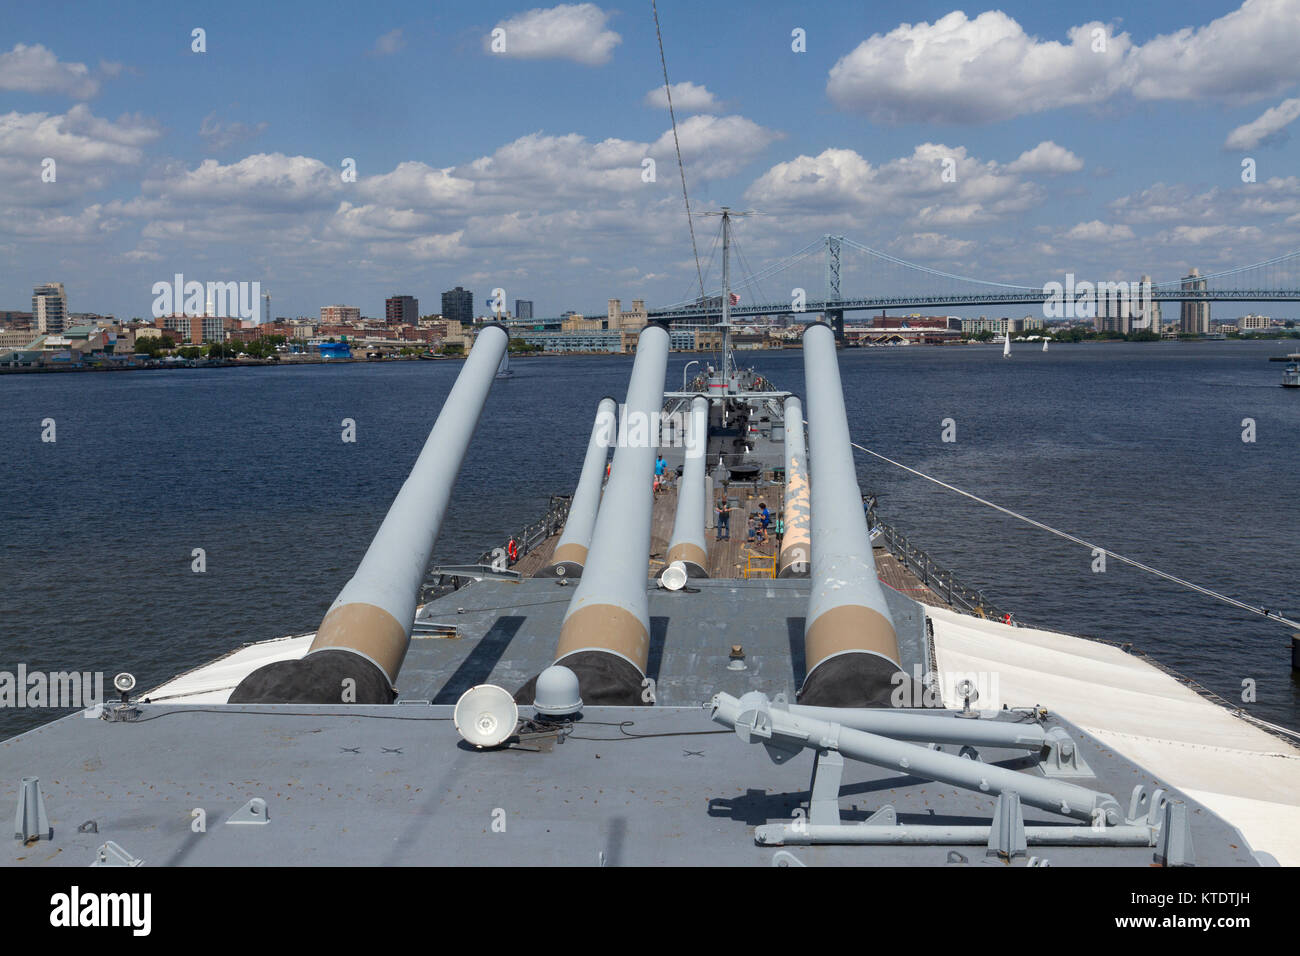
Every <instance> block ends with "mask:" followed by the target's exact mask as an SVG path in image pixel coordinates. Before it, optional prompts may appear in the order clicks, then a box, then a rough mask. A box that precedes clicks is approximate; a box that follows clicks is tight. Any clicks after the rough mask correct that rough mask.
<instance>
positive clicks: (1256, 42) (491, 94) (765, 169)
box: [0, 0, 1300, 316]
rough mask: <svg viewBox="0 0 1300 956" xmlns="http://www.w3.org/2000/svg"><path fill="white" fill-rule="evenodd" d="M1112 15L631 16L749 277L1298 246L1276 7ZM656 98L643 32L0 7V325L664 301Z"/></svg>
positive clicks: (678, 294)
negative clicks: (171, 310)
mask: <svg viewBox="0 0 1300 956" xmlns="http://www.w3.org/2000/svg"><path fill="white" fill-rule="evenodd" d="M1133 7H1134V5H1131V4H1118V3H1098V4H1071V5H1068V6H1061V5H1055V4H1042V3H1027V4H1020V3H1014V4H1007V5H1003V6H999V7H988V6H980V7H955V6H953V5H952V4H950V3H948V4H944V3H909V4H906V5H901V4H900V5H897V6H891V5H887V4H863V3H860V2H857V3H835V2H829V3H820V4H817V5H816V6H815V8H814V9H809V8H808V7H807V5H805V4H799V3H746V4H743V5H742V4H721V3H717V4H714V3H709V4H701V3H690V2H679V0H663V2H661V3H660V4H659V12H660V18H661V22H662V26H663V30H664V42H665V48H666V53H667V57H668V67H669V72H670V78H671V79H672V81H673V83H674V85H675V86H676V85H677V84H686V83H690V84H693V85H694V87H693V88H692V89H686V88H682V89H680V90H679V92H678V94H677V95H676V96H675V102H676V103H678V104H679V105H680V106H681V107H682V108H681V109H679V111H678V121H679V126H680V127H681V137H682V147H683V151H684V152H685V154H686V160H687V174H688V182H689V184H690V187H691V194H692V200H693V201H694V202H696V203H697V205H698V207H699V208H701V209H703V208H706V207H713V206H716V205H717V204H719V203H729V204H731V205H732V206H734V207H738V208H752V209H756V210H758V211H759V212H760V213H762V215H761V216H759V217H756V218H755V219H753V220H750V221H748V222H746V223H745V224H744V225H743V226H742V227H741V233H740V235H741V239H742V242H743V247H744V249H745V251H746V254H747V257H748V259H749V261H750V263H751V264H753V265H754V266H755V267H758V266H759V264H760V263H762V262H764V261H766V260H768V259H771V258H777V257H779V256H781V255H784V254H786V253H788V252H791V251H793V250H794V249H797V248H799V247H800V246H803V245H804V244H805V243H806V242H808V241H810V240H812V239H814V238H815V237H817V236H818V235H820V234H822V233H825V232H828V231H829V232H837V233H842V234H844V235H846V236H850V237H852V238H854V239H857V240H858V241H860V242H864V243H866V244H868V245H871V246H873V247H876V248H879V249H882V250H885V251H887V252H890V253H892V254H894V255H898V256H900V257H902V258H904V259H908V260H912V261H916V262H919V263H923V264H925V265H927V266H929V267H932V268H936V269H941V270H945V271H950V272H957V273H961V274H969V275H977V276H980V277H983V278H988V279H994V280H999V281H1013V282H1025V283H1027V284H1035V285H1037V284H1041V283H1042V282H1045V281H1049V280H1060V279H1061V278H1062V277H1063V276H1064V273H1065V272H1067V271H1072V272H1074V273H1076V274H1077V275H1080V276H1086V277H1088V278H1091V279H1094V280H1096V279H1112V278H1114V279H1120V278H1128V279H1135V278H1136V277H1137V274H1138V273H1140V272H1149V273H1151V274H1152V275H1153V276H1155V278H1156V279H1157V280H1160V279H1169V278H1174V277H1176V276H1177V275H1180V274H1182V273H1183V272H1184V271H1185V270H1186V269H1187V268H1188V267H1189V266H1192V265H1196V266H1199V267H1200V268H1201V270H1202V272H1210V271H1214V270H1217V269H1221V268H1226V267H1229V266H1232V265H1240V264H1245V263H1249V262H1253V261H1256V260H1259V259H1264V258H1267V257H1269V256H1273V255H1278V254H1280V253H1283V252H1287V251H1290V250H1293V249H1295V248H1297V247H1300V179H1298V178H1297V169H1300V164H1297V148H1296V145H1295V139H1294V137H1293V136H1289V135H1288V133H1289V131H1290V130H1292V129H1293V128H1294V127H1295V126H1296V124H1295V122H1294V120H1295V117H1296V115H1297V114H1300V99H1297V98H1298V97H1300V56H1297V55H1296V50H1297V45H1298V44H1300V0H1249V2H1247V3H1245V4H1241V5H1234V4H1232V3H1209V2H1179V3H1163V2H1160V3H1149V4H1143V5H1137V8H1136V9H1134V8H1133ZM196 27H199V28H202V29H204V30H205V31H206V46H207V51H206V52H204V53H194V52H192V51H191V43H192V41H191V31H192V30H193V29H194V28H196ZM496 27H501V28H503V29H504V30H505V37H506V51H505V52H504V53H494V52H492V51H491V50H490V49H489V47H488V43H489V40H490V34H491V31H492V30H493V29H494V28H496ZM795 28H800V29H803V30H804V31H805V32H806V37H807V39H806V44H807V51H806V52H803V53H796V52H793V51H792V50H791V31H792V30H794V29H795ZM1097 28H1100V30H1101V32H1102V34H1103V36H1104V38H1105V49H1104V50H1100V51H1099V50H1096V49H1094V48H1093V47H1094V46H1095V35H1094V34H1093V30H1094V29H1097ZM1076 33H1077V36H1076V35H1075V34H1076ZM661 88H662V73H661V71H660V66H659V59H658V51H657V47H656V43H655V34H654V23H653V20H652V18H651V14H650V6H649V3H648V2H647V3H644V4H642V3H640V2H636V3H628V4H623V5H620V6H613V5H610V4H566V5H559V6H552V7H533V6H529V5H527V4H507V3H492V2H484V3H442V4H431V3H428V2H422V3H400V2H399V3H371V4H352V3H348V4H322V3H303V4H292V3H286V4H282V3H242V2H224V3H220V4H184V5H179V4H164V3H116V4H112V5H108V4H66V3H44V4H41V5H34V4H23V5H17V4H13V5H9V6H8V8H7V9H6V11H5V16H4V23H3V24H2V25H0V257H2V258H0V263H2V264H0V309H4V308H8V309H27V308H29V304H30V296H31V287H32V286H33V285H34V284H36V283H38V282H45V281H62V282H64V283H65V285H66V286H67V287H68V291H69V298H70V305H71V308H72V309H74V310H76V311H82V310H90V311H101V312H112V313H115V314H117V315H119V316H132V315H141V316H143V315H147V314H148V312H149V308H150V305H151V302H152V295H151V291H150V290H151V287H152V285H153V283H154V282H156V281H159V280H169V279H170V278H171V276H172V275H173V274H174V273H175V272H183V273H184V274H185V275H186V277H187V278H194V279H199V280H200V281H208V280H222V281H225V280H249V281H252V280H258V281H261V282H262V284H263V287H264V288H266V289H269V290H270V291H271V293H272V296H273V306H274V312H275V313H276V314H279V315H299V314H303V315H312V314H315V313H316V311H317V310H318V309H319V307H320V306H321V305H325V304H330V303H346V304H352V305H359V306H360V307H361V308H362V311H363V313H364V314H367V315H382V314H383V298H384V296H386V295H388V294H391V293H406V294H414V295H417V296H418V297H419V298H420V301H421V311H422V312H426V313H427V312H431V311H437V309H438V300H437V296H438V293H440V292H441V291H442V290H443V289H446V288H450V287H451V286H453V285H458V284H459V285H465V286H467V287H470V288H472V289H473V290H474V291H475V293H476V303H477V304H478V305H479V307H480V308H482V307H483V301H484V298H485V297H486V295H487V294H488V291H489V290H490V289H491V288H492V287H495V286H500V287H503V288H505V289H506V291H507V298H508V299H510V300H513V299H514V298H531V299H534V300H535V301H536V303H537V309H538V312H539V314H557V313H558V312H560V311H561V310H563V309H568V308H575V309H579V310H589V311H594V310H596V308H597V307H601V309H602V311H603V303H604V302H605V300H606V299H607V298H608V297H611V296H619V297H621V298H623V299H624V300H625V302H626V301H627V300H630V299H632V298H645V299H646V300H647V301H648V302H649V303H651V304H659V303H668V302H672V301H676V300H679V299H681V298H683V297H684V296H685V295H686V294H688V293H689V291H690V289H691V285H692V283H693V282H694V263H693V260H692V259H691V254H690V243H689V237H688V235H687V233H686V225H685V216H684V214H683V211H682V208H681V196H680V182H679V180H678V178H677V170H676V168H675V158H674V155H673V152H672V146H671V138H670V136H669V135H668V134H667V131H668V130H669V120H668V113H667V111H666V110H665V109H663V108H661V107H659V106H657V105H654V104H653V103H650V102H647V95H648V94H650V93H652V91H655V90H661ZM646 156H649V157H651V158H654V159H655V161H656V164H657V166H656V174H657V175H656V178H655V181H654V182H652V183H645V182H643V181H642V176H641V169H642V167H641V161H642V159H643V158H644V157H646ZM47 157H48V158H52V159H54V160H55V162H56V170H57V178H56V181H55V182H52V183H51V182H42V181H41V168H42V167H41V164H42V160H43V159H45V158H47ZM345 157H351V158H353V159H355V160H356V165H357V179H356V182H353V183H344V182H342V181H341V179H340V175H339V172H340V164H341V162H342V161H343V159H344V158H345ZM1246 157H1249V158H1251V159H1253V160H1254V161H1255V164H1256V182H1254V183H1243V182H1242V180H1241V162H1242V160H1243V158H1246ZM945 159H951V160H952V161H953V168H954V169H955V171H956V181H955V182H945V181H943V180H942V178H941V170H942V169H943V165H944V160H945ZM713 228H714V225H713V224H712V223H711V222H709V221H705V222H703V223H700V224H698V225H697V233H698V234H699V235H700V241H701V243H702V252H707V247H708V244H709V239H710V235H711V230H712V229H713ZM814 273H815V270H812V269H810V270H808V271H805V272H804V273H803V274H801V275H800V276H798V277H783V278H790V279H791V281H792V282H796V281H797V282H800V283H803V284H810V283H813V282H815V281H816V275H815V274H814ZM862 281H865V280H862ZM765 288H766V290H767V291H769V292H771V293H773V297H776V295H777V294H780V295H784V293H785V291H787V290H785V289H784V288H783V287H782V283H781V282H780V281H774V282H772V283H770V284H768V286H766V287H765Z"/></svg>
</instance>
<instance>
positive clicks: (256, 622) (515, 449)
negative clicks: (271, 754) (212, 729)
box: [0, 342, 1300, 737]
mask: <svg viewBox="0 0 1300 956" xmlns="http://www.w3.org/2000/svg"><path fill="white" fill-rule="evenodd" d="M1285 350H1286V347H1285V346H1283V345H1278V344H1276V343H1267V344H1265V343H1223V342H1218V343H1204V344H1190V345H1184V344H1177V345H1174V344H1160V345H1139V344H1132V345H1126V344H1116V345H1103V344H1095V345H1075V346H1065V345H1061V346H1056V347H1054V348H1053V350H1052V351H1051V352H1049V353H1046V354H1043V353H1042V352H1038V351H1033V350H1032V349H1029V348H1022V349H1018V350H1017V353H1016V355H1015V356H1014V357H1013V358H1012V359H1011V360H1010V361H1006V360H1004V359H1003V358H1002V357H1001V354H1000V349H999V348H996V347H968V348H897V349H863V350H850V351H847V352H844V353H842V355H841V369H842V375H843V381H844V386H845V391H846V393H847V401H848V409H849V418H850V427H851V430H852V431H853V433H854V437H855V439H856V440H858V441H859V442H861V443H862V444H865V445H867V446H868V447H871V448H873V449H875V450H877V451H879V452H881V453H882V454H885V455H888V456H890V457H891V458H895V459H897V460H899V461H901V462H903V463H905V464H908V465H910V466H912V467H914V468H917V469H919V470H921V471H924V472H926V473H928V474H933V475H935V476H936V477H940V478H942V479H944V480H945V481H948V482H950V483H952V484H955V485H957V486H959V487H962V488H965V489H968V490H970V491H972V492H974V493H976V494H978V495H981V496H982V497H985V498H989V499H990V500H993V501H996V502H998V503H999V504H1002V505H1004V506H1006V507H1009V508H1012V509H1014V510H1017V511H1020V512H1022V513H1025V514H1028V515H1031V516H1033V517H1035V518H1037V519H1039V520H1041V521H1044V522H1046V523H1047V524H1050V525H1053V526H1055V527H1059V528H1062V529H1064V530H1067V531H1070V532H1071V533H1074V534H1076V535H1079V536H1080V537H1082V538H1084V539H1086V540H1089V541H1093V542H1096V543H1098V544H1101V545H1103V546H1105V547H1107V548H1110V549H1111V550H1114V551H1117V552H1119V553H1121V554H1125V555H1128V556H1130V557H1133V558H1137V559H1139V560H1142V561H1144V562H1146V563H1148V564H1152V565H1154V566H1156V567H1159V568H1162V569H1164V570H1167V571H1170V572H1173V573H1176V574H1179V575H1180V576H1182V577H1185V578H1188V579H1190V580H1192V581H1195V582H1197V583H1199V584H1203V585H1205V586H1207V587H1211V588H1214V589H1216V590H1220V591H1224V592H1226V593H1229V594H1231V595H1234V596H1236V597H1238V598H1240V599H1242V600H1244V601H1247V602H1249V603H1252V604H1263V605H1266V606H1268V607H1272V608H1277V609H1281V610H1283V611H1288V612H1290V613H1291V616H1292V617H1295V616H1296V614H1300V600H1297V587H1296V577H1297V575H1296V572H1297V566H1298V564H1300V561H1298V559H1297V553H1298V552H1300V547H1298V545H1297V533H1298V532H1300V476H1298V474H1297V472H1298V470H1300V468H1298V466H1300V452H1298V451H1297V438H1298V437H1300V427H1298V426H1300V392H1297V391H1294V390H1290V389H1282V388H1279V387H1278V382H1279V381H1280V380H1281V366H1280V365H1278V364H1276V363H1269V362H1267V361H1265V359H1266V358H1267V356H1269V355H1271V354H1275V353H1279V354H1280V353H1281V352H1283V351H1285ZM689 359H690V356H687V355H674V356H672V357H671V359H670V362H669V370H668V378H667V383H666V384H667V385H668V386H669V387H675V386H676V385H678V384H679V383H680V381H681V374H682V368H683V366H684V365H685V363H686V362H687V361H688V360H689ZM742 359H743V360H745V361H746V362H749V363H752V364H754V365H755V366H756V367H757V368H759V370H760V371H762V372H763V373H764V374H765V375H767V376H768V377H769V378H771V379H772V380H774V381H775V382H776V383H777V384H778V385H779V386H780V387H783V388H786V389H790V390H792V391H795V392H798V393H802V391H803V364H802V355H801V353H799V352H797V351H787V352H775V353H755V354H753V355H752V357H751V356H745V355H744V354H743V353H742ZM512 367H513V369H514V371H515V376H514V378H513V379H511V380H508V381H502V382H498V383H497V384H496V386H495V387H494V388H493V391H492V394H491V396H490V397H489V399H488V403H487V407H486V409H485V411H484V415H483V419H482V423H481V426H480V429H479V432H478V434H477V435H476V437H475V440H474V443H473V445H472V446H471V448H470V452H469V455H468V457H467V459H466V462H465V465H464V468H463V469H462V471H461V475H460V479H459V481H458V483H457V486H456V491H455V494H454V497H453V499H452V506H451V510H450V513H449V515H448V519H447V522H446V524H445V525H444V527H443V531H442V535H441V537H440V539H439V541H438V545H437V549H436V552H435V560H439V561H445V562H464V561H468V560H471V559H473V558H474V557H475V556H477V555H478V554H479V553H481V552H482V551H484V550H486V549H488V548H490V547H494V546H496V545H498V544H500V543H501V542H502V541H503V540H504V539H505V538H506V537H507V536H508V535H509V534H510V533H511V532H512V531H514V530H516V529H517V528H518V527H519V526H520V525H521V524H523V523H525V522H526V521H529V520H532V519H533V518H535V517H536V516H537V515H539V514H540V513H541V512H542V511H543V510H544V509H545V506H546V502H547V497H548V495H550V494H551V493H556V492H559V493H567V492H568V491H570V490H571V486H572V484H573V483H574V481H575V480H576V475H577V470H578V468H579V467H580V465H581V460H582V454H583V451H584V449H585V447H586V441H587V436H588V432H589V428H590V421H591V416H592V414H593V413H594V409H595V405H596V402H597V401H598V400H599V399H600V398H601V397H602V396H604V395H607V394H609V395H614V396H616V397H618V398H620V399H621V398H622V396H623V394H624V392H625V390H626V384H627V376H628V372H629V371H630V369H631V359H630V358H622V357H608V358H602V357H572V358H538V359H532V360H520V361H517V362H514V363H513V364H512ZM459 368H460V364H459V363H456V362H408V363H400V364H398V363H392V364H384V365H367V364H355V365H335V366H312V367H304V368H265V369H264V368H247V369H212V370H186V371H174V372H132V373H122V374H66V375H8V376H0V440H3V449H4V452H3V454H4V465H3V469H2V470H0V528H3V539H2V541H0V588H2V589H3V595H4V602H3V614H2V615H0V670H7V671H11V672H12V671H15V670H16V669H17V664H18V662H20V661H22V662H25V663H26V664H27V666H28V668H29V670H46V671H48V670H71V669H75V670H79V671H84V670H89V671H105V672H106V673H107V674H108V675H110V677H111V675H112V674H114V673H116V672H117V671H121V670H129V671H131V672H133V673H134V674H135V675H136V677H137V679H138V681H139V685H140V686H141V687H142V688H148V687H151V686H153V685H154V684H156V683H158V682H160V681H162V680H164V679H166V678H167V677H170V676H171V675H173V674H175V673H177V672H179V671H181V670H184V669H186V668H189V667H193V666H195V665H197V664H201V663H203V662H205V661H207V660H210V659H212V658H213V657H215V656H217V655H219V654H222V653H224V652H225V651H227V650H229V649H230V648H231V647H233V646H236V645H238V644H240V643H243V642H246V641H260V640H265V639H267V638H272V637H277V636H280V635H283V634H286V633H292V632H295V631H307V630H312V629H314V628H315V627H316V626H317V625H318V624H319V623H320V619H321V616H322V615H323V613H324V611H325V609H326V608H327V607H328V606H329V604H330V602H331V601H332V600H333V598H334V595H335V594H336V593H337V592H338V590H339V589H340V588H341V587H342V585H343V584H344V583H345V582H346V581H347V579H348V577H349V576H350V575H351V573H352V571H353V570H354V568H355V566H356V564H357V562H358V561H359V560H360V558H361V555H362V553H363V552H364V550H365V548H366V545H367V544H368V543H369V541H370V538H371V537H372V535H373V534H374V532H375V530H376V528H377V527H378V525H379V522H380V521H381V519H382V518H383V515H384V512H385V510H386V508H387V506H388V504H389V502H390V501H391V500H392V498H393V496H394V495H395V494H396V492H397V490H398V488H399V487H400V485H401V483H402V481H403V479H404V478H405V477H406V474H407V471H408V470H409V468H410V466H411V464H412V462H413V461H414V460H415V456H416V455H417V454H418V453H419V450H420V447H421V445H422V444H423V442H424V439H425V437H426V436H427V434H428V430H429V428H430V427H431V425H432V423H433V420H434V418H435V417H436V415H437V412H438V409H439V408H440V406H441V403H442V401H443V399H444V397H445V396H446V394H447V391H448V389H449V388H450V385H451V382H452V380H453V378H454V377H455V375H456V373H457V372H458V370H459ZM45 418H53V419H54V420H55V422H56V427H57V441H56V442H55V443H53V444H49V443H43V442H42V441H41V440H40V435H41V421H42V419H45ZM344 418H352V419H354V420H355V421H356V430H357V441H356V443H355V444H345V443H344V442H342V441H341V438H340V436H341V432H342V429H341V425H340V423H341V421H342V420H343V419H344ZM946 418H952V419H954V420H955V421H956V424H957V441H956V442H955V443H945V442H942V441H941V431H942V424H941V423H942V421H943V419H946ZM1244 418H1251V419H1254V421H1255V423H1256V431H1257V440H1256V441H1255V442H1254V443H1245V442H1243V441H1242V430H1243V426H1242V420H1243V419H1244ZM859 476H860V479H861V483H862V486H863V489H864V491H865V490H870V491H874V492H876V494H877V495H878V497H879V502H880V505H879V509H880V513H881V515H882V517H884V519H885V520H887V521H889V522H891V523H892V524H894V525H895V526H897V527H898V528H899V529H900V530H902V531H903V532H905V533H907V534H909V535H910V536H911V537H912V538H913V539H914V540H915V541H916V542H917V543H918V544H920V545H921V546H922V547H925V548H927V549H928V550H929V551H930V553H931V554H932V556H933V557H934V558H935V559H936V560H938V561H940V562H942V563H945V564H947V565H948V566H950V567H952V568H953V569H955V570H956V571H957V572H958V576H959V577H960V578H964V579H965V580H966V581H967V582H968V583H970V584H972V585H975V586H978V587H982V588H984V589H985V592H986V594H987V595H988V597H989V599H990V600H991V601H993V602H994V603H996V604H998V605H1000V606H1003V607H1006V608H1008V609H1010V610H1012V611H1013V612H1015V613H1016V615H1017V616H1018V617H1019V618H1020V619H1021V620H1022V621H1025V622H1026V623H1032V624H1037V625H1041V626H1045V627H1051V628H1055V629H1059V630H1064V631H1069V632H1072V633H1079V634H1087V635H1090V636H1095V637H1102V638H1106V639H1108V640H1115V641H1131V642H1133V644H1134V645H1135V646H1136V647H1137V648H1140V649H1142V650H1144V651H1146V652H1148V653H1150V654H1152V655H1154V656H1155V657H1157V658H1158V659H1159V660H1161V661H1162V662H1163V663H1165V664H1167V665H1168V666H1170V667H1172V668H1174V669H1176V670H1178V671H1180V672H1183V673H1185V674H1187V675H1189V676H1191V677H1193V678H1195V679H1196V680H1198V681H1200V682H1201V683H1203V684H1205V685H1206V686H1207V687H1209V688H1211V689H1212V690H1214V691H1216V692H1218V693H1220V694H1223V695H1224V696H1225V697H1228V698H1230V699H1233V700H1237V699H1240V697H1241V694H1242V682H1243V681H1245V680H1250V681H1253V682H1254V684H1255V687H1256V691H1255V692H1256V695H1257V698H1258V699H1257V701H1256V702H1255V703H1251V704H1248V705H1247V706H1248V707H1249V709H1250V710H1252V711H1253V712H1255V713H1257V714H1259V715H1260V716H1262V717H1264V718H1266V719H1270V720H1274V721H1278V722H1281V723H1285V724H1288V725H1289V726H1300V683H1298V682H1297V680H1296V679H1295V678H1294V677H1293V676H1292V674H1291V672H1290V668H1289V651H1288V634H1287V631H1286V629H1285V628H1282V627H1280V626H1278V625H1276V624H1272V623H1270V622H1267V621H1264V620H1263V619H1261V618H1258V617H1255V616H1252V615H1248V614H1246V613H1244V612H1241V611H1238V610H1236V609H1234V608H1232V607H1229V606H1226V605H1223V604H1220V603H1218V602H1215V601H1212V600H1210V599H1208V598H1204V597H1201V596H1198V595H1195V594H1192V593H1189V592H1186V591H1183V590H1181V589H1180V588H1178V587H1176V586H1174V585H1172V584H1170V583H1167V582H1164V581H1161V580H1159V579H1157V578H1153V577H1151V576H1150V575H1147V574H1144V573H1142V572H1139V571H1137V570H1134V569H1132V568H1129V567H1127V566H1125V565H1123V564H1121V563H1119V562H1116V561H1114V560H1112V561H1111V562H1110V563H1109V566H1108V567H1107V569H1106V572H1105V573H1104V574H1094V573H1093V572H1092V570H1091V565H1092V555H1091V553H1090V552H1089V551H1087V550H1086V549H1083V548H1080V547H1078V546H1075V545H1071V544H1069V543H1068V542H1065V541H1063V540H1060V539H1058V538H1055V537H1053V536H1051V535H1048V534H1045V533H1044V532H1041V531H1038V530H1036V529H1033V528H1031V527H1028V526H1026V525H1023V524H1021V523H1019V522H1016V521H1014V520H1012V519H1010V518H1007V517H1005V516H1003V515H1000V514H998V513H996V512H993V511H991V510H989V509H987V508H984V507H981V506H979V505H977V504H975V503H973V502H971V501H968V500H966V499H963V498H961V497H959V496H956V495H953V494H952V493H951V492H948V491H945V490H943V489H940V488H938V487H936V486H934V485H932V484H930V483H928V482H925V481H922V480H921V479H918V478H916V477H914V476H911V475H908V474H907V473H906V472H902V471H900V470H898V469H896V468H893V467H892V466H890V465H886V464H884V463H882V462H879V461H878V460H876V459H873V458H870V457H869V456H866V455H862V456H860V458H859ZM194 548H203V549H204V551H205V552H206V556H207V571H206V573H203V574H195V573H193V572H192V571H191V569H190V565H191V560H192V558H191V553H192V551H193V549H194ZM53 716H54V713H52V712H50V711H44V712H33V711H28V710H7V711H6V710H0V737H7V736H10V735H12V734H13V733H16V732H18V731H20V730H22V729H25V728H27V727H30V726H33V725H34V724H37V723H41V722H44V721H45V720H48V719H50V718H51V717H53Z"/></svg>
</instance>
